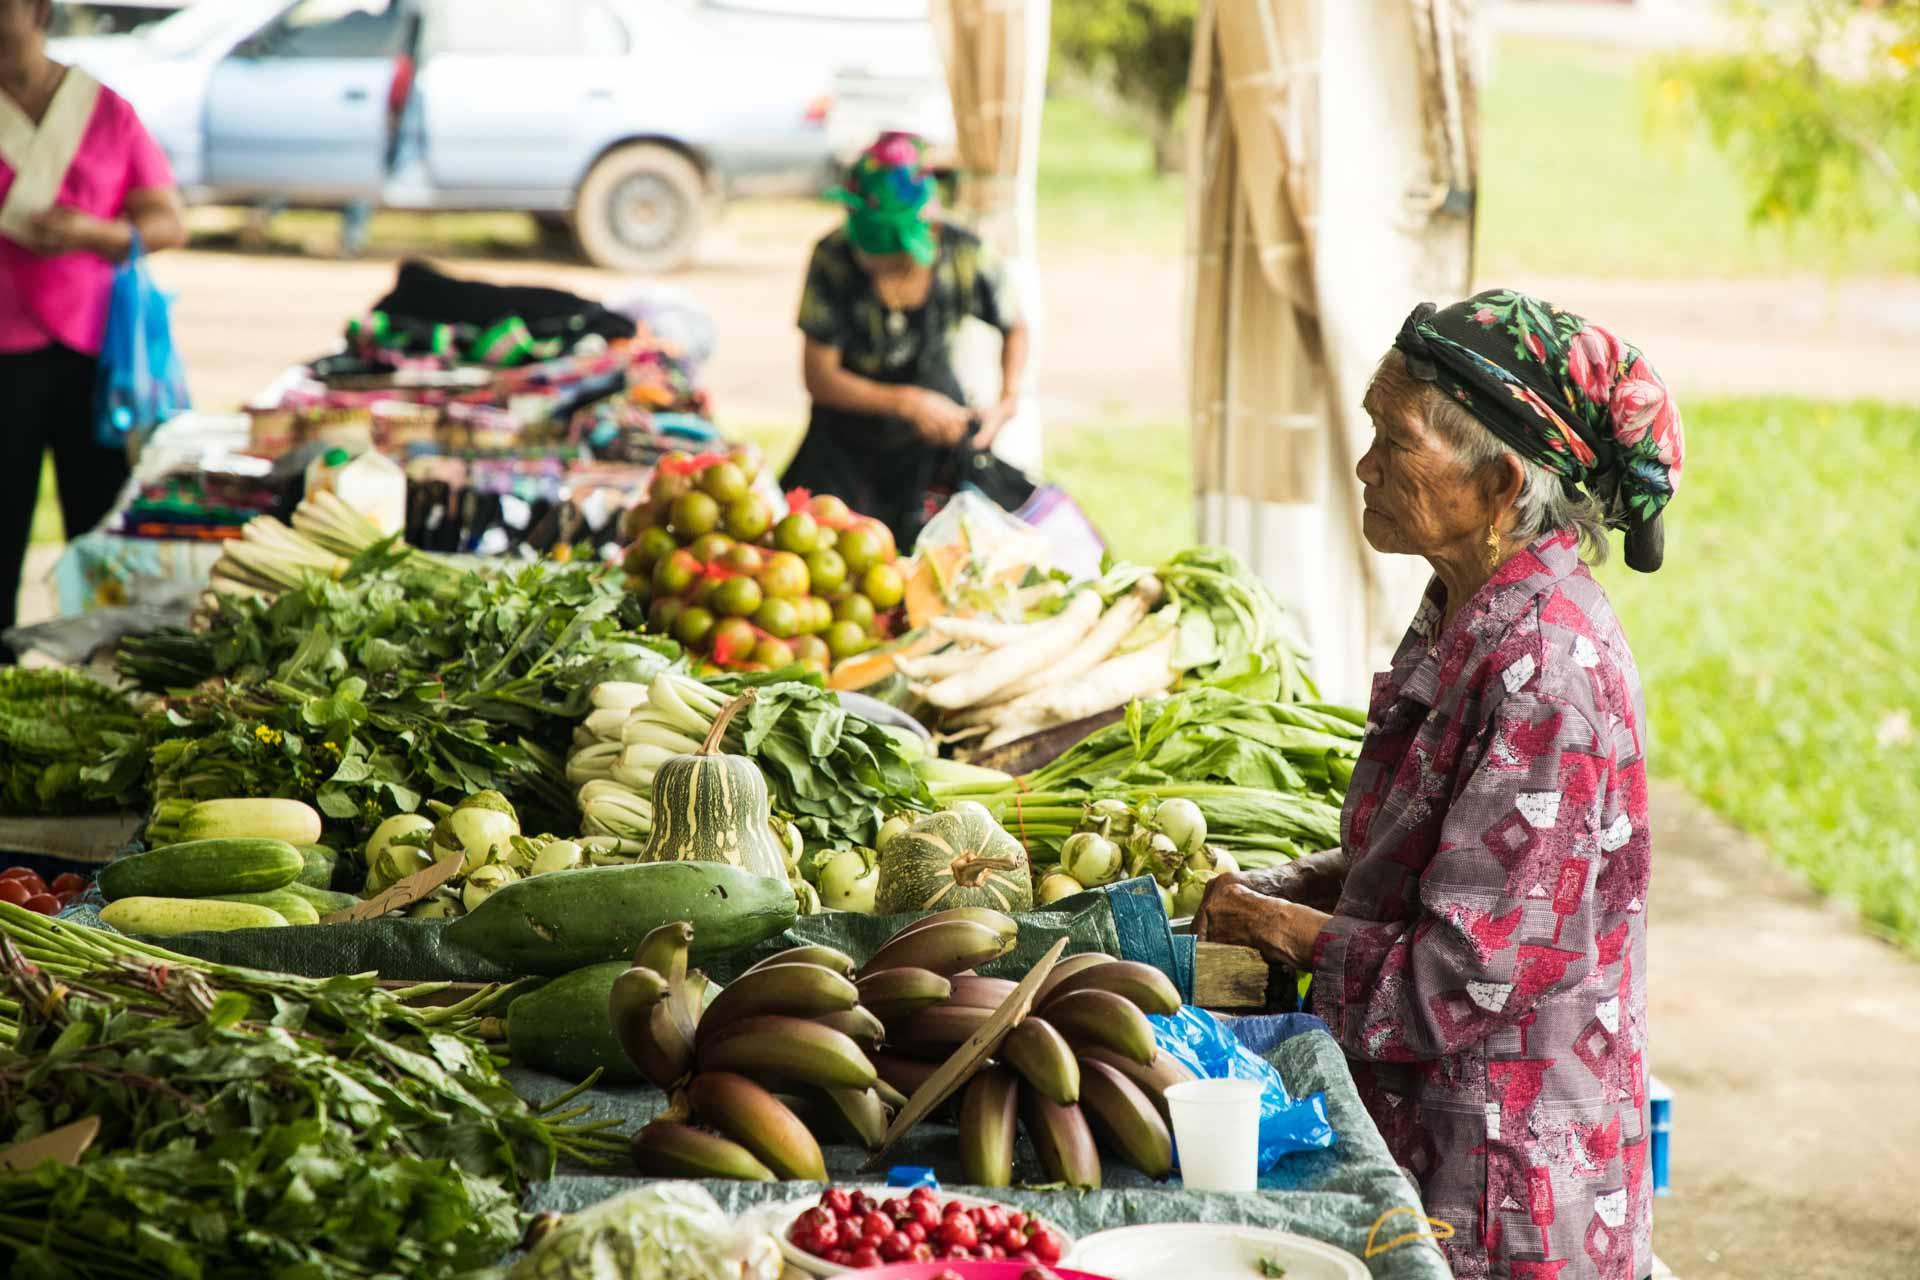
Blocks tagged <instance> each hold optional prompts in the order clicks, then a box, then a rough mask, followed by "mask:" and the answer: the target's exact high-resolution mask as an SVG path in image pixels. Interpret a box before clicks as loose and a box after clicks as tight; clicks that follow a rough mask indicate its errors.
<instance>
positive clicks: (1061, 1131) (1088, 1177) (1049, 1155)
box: [1020, 1089, 1100, 1191]
mask: <svg viewBox="0 0 1920 1280" xmlns="http://www.w3.org/2000/svg"><path fill="white" fill-rule="evenodd" d="M1020 1112H1021V1115H1022V1117H1023V1118H1024V1119H1025V1120H1026V1122H1027V1137H1029V1138H1030V1139H1032V1140H1033V1149H1034V1151H1036V1152H1037V1153H1038V1154H1039V1156H1040V1165H1041V1167H1042V1168H1044V1169H1045V1170H1046V1171H1047V1177H1049V1178H1051V1179H1052V1180H1053V1181H1055V1182H1064V1183H1066V1184H1067V1185H1068V1186H1070V1187H1078V1188H1081V1189H1082V1190H1089V1191H1090V1190H1097V1189H1098V1188H1099V1186H1100V1152H1099V1151H1098V1150H1097V1149H1096V1148H1095V1147H1094V1145H1093V1130H1091V1129H1089V1128H1088V1127H1087V1118H1086V1116H1084V1115H1082V1114H1081V1113H1080V1108H1079V1107H1078V1106H1067V1107H1063V1106H1060V1105H1059V1104H1058V1103H1055V1102H1052V1101H1050V1100H1049V1099H1048V1098H1047V1097H1045V1096H1044V1095H1043V1094H1041V1093H1040V1092H1039V1091H1038V1090H1037V1089H1022V1090H1021V1091H1020Z"/></svg>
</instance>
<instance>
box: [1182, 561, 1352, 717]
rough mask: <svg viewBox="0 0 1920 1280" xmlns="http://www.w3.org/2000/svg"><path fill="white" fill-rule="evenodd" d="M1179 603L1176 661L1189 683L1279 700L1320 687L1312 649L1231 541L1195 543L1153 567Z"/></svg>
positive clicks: (1290, 699) (1308, 693)
mask: <svg viewBox="0 0 1920 1280" xmlns="http://www.w3.org/2000/svg"><path fill="white" fill-rule="evenodd" d="M1154 573H1155V574H1156V575H1158V576H1159V578H1160V581H1161V582H1162V583H1164V584H1165V585H1166V588H1167V594H1168V596H1170V597H1171V598H1172V599H1173V601H1174V602H1175V603H1176V604H1178V605H1179V606H1180V622H1179V625H1180V636H1179V642H1178V645H1177V648H1176V650H1175V654H1174V665H1175V666H1177V667H1179V668H1180V669H1181V670H1183V671H1185V672H1186V673H1187V675H1186V677H1185V681H1184V683H1186V684H1194V683H1204V684H1212V685H1220V686H1223V687H1226V688H1231V689H1233V690H1235V691H1236V692H1239V693H1246V694H1250V695H1254V696H1258V697H1263V698H1267V699H1270V700H1273V701H1277V702H1293V701H1295V700H1297V699H1301V698H1311V697H1313V696H1315V694H1316V693H1317V692H1318V691H1317V690H1316V688H1315V687H1314V683H1313V677H1312V676H1311V675H1309V674H1308V672H1307V652H1306V649H1305V647H1304V646H1303V645H1302V644H1301V642H1300V639H1299V635H1298V633H1297V632H1296V631H1295V630H1294V628H1293V624H1292V623H1291V622H1290V621H1289V620H1288V618H1287V615H1286V611H1285V610H1284V609H1282V608H1281V606H1280V602H1279V601H1278V600H1276V599H1274V596H1273V593H1272V592H1271V591H1269V590H1268V589H1267V586H1266V584H1265V583H1263V582H1261V581H1260V579H1259V578H1257V577H1255V576H1254V575H1253V574H1252V573H1251V572H1249V571H1248V569H1247V567H1246V566H1245V565H1244V564H1242V563H1241V562H1240V558H1239V557H1238V556H1236V555H1234V553H1233V552H1231V551H1229V550H1227V549H1226V548H1225V547H1192V548H1189V549H1188V550H1185V551H1182V552H1180V553H1179V554H1178V555H1175V556H1174V557H1173V558H1172V559H1170V560H1168V561H1167V562H1166V563H1165V564H1163V565H1161V566H1160V567H1159V568H1157V569H1155V570H1154Z"/></svg>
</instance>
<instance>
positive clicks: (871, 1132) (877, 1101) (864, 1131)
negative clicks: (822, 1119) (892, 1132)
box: [823, 1086, 892, 1151]
mask: <svg viewBox="0 0 1920 1280" xmlns="http://www.w3.org/2000/svg"><path fill="white" fill-rule="evenodd" d="M823 1092H824V1093H825V1095H826V1099H827V1108H828V1110H830V1111H832V1112H833V1114H835V1115H836V1116H838V1117H839V1119H840V1122H841V1124H842V1125H843V1126H844V1127H845V1128H846V1130H847V1132H848V1133H850V1134H852V1135H853V1139H854V1141H855V1142H858V1143H859V1144H860V1145H861V1146H863V1147H865V1148H866V1149H867V1150H869V1151H878V1150H879V1149H880V1144H881V1143H883V1142H885V1141H886V1140H887V1124H888V1122H889V1121H890V1120H891V1119H892V1115H891V1113H890V1112H889V1110H888V1107H887V1104H886V1103H885V1102H883V1101H882V1100H881V1098H880V1094H879V1091H878V1088H877V1086H876V1088H873V1089H827V1090H824V1091H823Z"/></svg>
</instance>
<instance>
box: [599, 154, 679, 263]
mask: <svg viewBox="0 0 1920 1280" xmlns="http://www.w3.org/2000/svg"><path fill="white" fill-rule="evenodd" d="M706 187H707V184H706V180H705V179H704V178H703V177H702V176H701V173H700V170H699V168H698V167H697V166H696V165H695V164H694V163H693V161H691V160H689V159H687V157H685V156H684V155H681V154H680V153H679V152H678V151H674V150H672V149H671V148H669V147H663V146H659V145H657V144H653V143H636V144H634V145H632V146H626V147H620V148H617V149H616V150H613V151H609V152H608V153H607V154H606V155H604V156H602V157H601V158H600V162H599V163H598V164H596V165H594V166H593V169H592V171H591V172H589V173H588V174H587V180H586V181H585V182H583V183H581V184H580V196H579V200H578V202H577V203H576V205H575V207H574V229H575V232H576V234H577V235H578V236H579V238H580V249H581V252H583V253H585V254H586V255H587V257H588V258H589V259H590V260H591V261H592V262H593V263H594V264H595V265H597V266H602V267H610V268H613V269H615V270H619V271H636V272H648V273H652V272H664V271H674V270H678V269H679V268H680V267H683V266H685V265H686V263H687V260H688V259H690V258H691V257H692V256H693V249H694V245H695V243H696V242H697V241H698V240H699V239H700V230H701V227H702V225H703V224H704V223H705V222H706V201H707V190H706Z"/></svg>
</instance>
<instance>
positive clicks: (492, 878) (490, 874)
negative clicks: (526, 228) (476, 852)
mask: <svg viewBox="0 0 1920 1280" xmlns="http://www.w3.org/2000/svg"><path fill="white" fill-rule="evenodd" d="M519 878H520V875H519V873H518V872H516V871H515V870H514V869H513V868H512V867H509V866H504V865H502V864H501V863H498V862H493V863H488V864H487V865H486V866H484V867H476V868H475V869H474V870H472V871H470V872H468V873H467V883H466V884H465V885H464V886H462V887H461V889H460V905H461V906H463V907H465V908H466V909H467V910H468V911H474V910H477V909H478V908H479V906H480V904H481V903H483V902H485V901H486V900H487V899H488V898H491V897H492V896H493V895H494V894H495V893H497V892H499V891H500V890H501V889H504V888H506V887H507V886H508V885H510V884H512V883H513V882H514V881H515V880H518V879H519Z"/></svg>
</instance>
